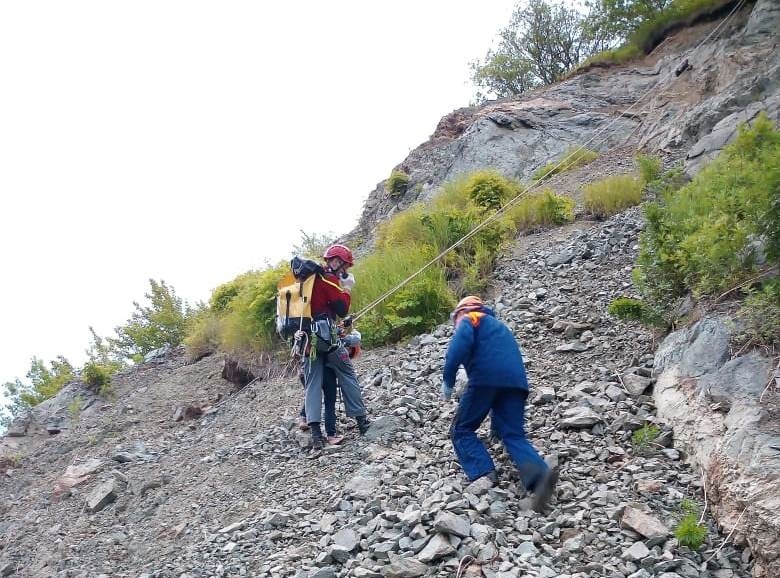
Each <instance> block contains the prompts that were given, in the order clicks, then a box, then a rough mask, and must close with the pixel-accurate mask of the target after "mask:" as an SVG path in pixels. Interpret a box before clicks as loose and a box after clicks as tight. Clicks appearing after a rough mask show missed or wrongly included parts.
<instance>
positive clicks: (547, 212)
mask: <svg viewBox="0 0 780 578" xmlns="http://www.w3.org/2000/svg"><path fill="white" fill-rule="evenodd" d="M506 219H507V221H508V222H509V223H511V224H512V226H513V227H514V228H515V230H517V231H527V230H532V229H534V228H537V227H540V226H544V225H562V224H564V223H570V222H571V221H573V220H574V200H573V199H571V198H569V197H565V196H563V195H556V194H555V193H554V192H553V191H551V190H550V189H546V190H544V191H542V192H540V193H536V194H532V195H529V196H527V197H525V198H523V199H521V200H519V201H518V202H517V203H515V204H514V205H513V206H512V207H510V208H509V210H508V211H507V215H506Z"/></svg>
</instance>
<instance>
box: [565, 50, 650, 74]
mask: <svg viewBox="0 0 780 578" xmlns="http://www.w3.org/2000/svg"><path fill="white" fill-rule="evenodd" d="M641 56H642V51H641V50H640V49H639V47H637V46H635V45H633V44H625V45H623V46H620V47H618V48H613V49H612V50H604V51H603V52H599V53H598V54H594V55H593V56H590V57H588V58H586V59H585V61H584V62H583V63H582V64H580V65H579V66H578V67H577V68H575V69H574V71H573V72H572V74H577V73H580V72H584V71H586V70H588V69H589V68H592V67H594V66H612V65H616V64H623V63H624V62H629V61H631V60H635V59H637V58H639V57H641Z"/></svg>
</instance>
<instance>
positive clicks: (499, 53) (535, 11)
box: [471, 0, 611, 98]
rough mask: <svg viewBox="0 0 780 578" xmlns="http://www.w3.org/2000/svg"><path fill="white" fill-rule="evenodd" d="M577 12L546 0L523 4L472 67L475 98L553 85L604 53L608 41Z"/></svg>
mask: <svg viewBox="0 0 780 578" xmlns="http://www.w3.org/2000/svg"><path fill="white" fill-rule="evenodd" d="M586 21H587V16H586V15H585V14H584V13H582V12H580V11H579V10H577V9H576V8H569V7H568V6H567V5H565V4H563V3H555V2H547V1H546V0H528V1H527V2H521V3H519V4H518V5H517V6H516V7H515V10H514V12H513V13H512V18H511V20H510V22H509V25H508V26H507V27H506V28H504V29H502V30H501V31H500V32H499V42H498V47H497V48H496V49H495V50H490V51H488V53H487V55H486V56H485V59H484V60H482V61H481V62H480V61H477V62H474V63H472V65H471V68H472V81H473V82H474V84H475V86H476V87H477V90H478V97H480V98H484V97H485V96H486V95H487V93H493V94H495V95H496V96H498V97H507V96H515V95H518V94H520V93H522V92H525V91H526V90H528V89H530V88H533V87H534V86H537V85H539V84H552V83H553V82H556V81H557V80H559V79H560V78H561V77H562V76H563V75H564V74H565V73H566V72H568V71H569V70H571V69H573V68H574V67H575V66H577V65H578V64H579V63H580V62H582V60H584V59H585V58H587V57H588V56H590V55H591V54H594V53H596V52H600V51H601V50H603V49H605V48H606V47H607V46H608V45H609V42H610V41H611V38H608V37H607V36H606V35H605V34H604V33H603V31H602V30H600V29H598V28H596V27H591V26H587V25H586Z"/></svg>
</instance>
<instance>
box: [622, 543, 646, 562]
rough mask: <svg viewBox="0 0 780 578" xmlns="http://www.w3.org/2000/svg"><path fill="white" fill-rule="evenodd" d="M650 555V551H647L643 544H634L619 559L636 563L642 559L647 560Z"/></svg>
mask: <svg viewBox="0 0 780 578" xmlns="http://www.w3.org/2000/svg"><path fill="white" fill-rule="evenodd" d="M649 555H650V550H648V549H647V546H645V544H644V542H634V543H633V544H632V546H631V547H630V548H629V549H628V550H626V551H625V552H623V555H622V556H621V558H623V560H631V561H632V562H638V561H639V560H642V559H643V558H647V557H648V556H649Z"/></svg>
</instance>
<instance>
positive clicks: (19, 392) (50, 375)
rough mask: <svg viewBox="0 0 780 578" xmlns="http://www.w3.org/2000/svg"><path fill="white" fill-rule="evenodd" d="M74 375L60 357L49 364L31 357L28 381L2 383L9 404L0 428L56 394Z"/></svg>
mask: <svg viewBox="0 0 780 578" xmlns="http://www.w3.org/2000/svg"><path fill="white" fill-rule="evenodd" d="M74 374H75V372H74V370H73V366H72V365H71V364H70V362H69V361H68V360H67V359H65V358H64V357H63V356H62V355H60V356H58V357H57V358H56V359H54V360H52V361H51V362H49V364H48V365H47V364H46V362H44V361H43V360H41V359H38V358H37V357H33V358H32V360H31V361H30V371H28V372H27V380H28V381H27V382H23V381H21V380H20V379H18V378H17V379H15V380H14V381H9V382H6V383H5V384H3V393H4V395H5V398H6V399H7V400H8V402H9V403H10V405H9V406H8V408H7V410H6V413H5V414H3V415H2V416H0V427H4V426H7V425H8V424H9V423H10V422H11V421H13V419H14V418H15V417H16V416H18V415H19V414H20V413H22V412H24V411H26V410H28V409H29V408H31V407H33V406H36V405H38V404H39V403H41V402H42V401H45V400H47V399H49V398H52V397H54V396H55V395H57V392H59V391H60V389H62V386H64V385H65V384H66V383H68V382H69V381H71V380H73V379H74V377H75V375H74Z"/></svg>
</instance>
